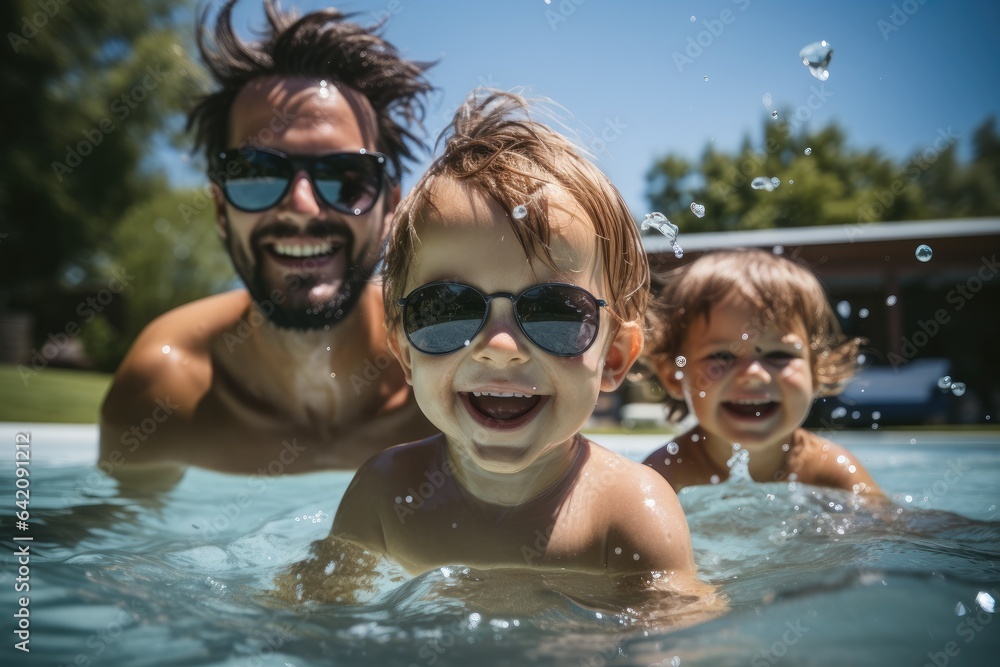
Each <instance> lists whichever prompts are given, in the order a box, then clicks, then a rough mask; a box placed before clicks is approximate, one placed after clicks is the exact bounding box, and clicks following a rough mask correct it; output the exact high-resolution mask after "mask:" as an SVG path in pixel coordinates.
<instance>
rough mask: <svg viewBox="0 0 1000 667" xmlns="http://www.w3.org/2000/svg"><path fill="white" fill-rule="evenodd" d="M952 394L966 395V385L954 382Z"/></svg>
mask: <svg viewBox="0 0 1000 667" xmlns="http://www.w3.org/2000/svg"><path fill="white" fill-rule="evenodd" d="M951 393H952V394H954V395H955V396H964V395H965V383H964V382H954V383H952V385H951Z"/></svg>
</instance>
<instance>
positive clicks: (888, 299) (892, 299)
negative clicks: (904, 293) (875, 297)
mask: <svg viewBox="0 0 1000 667" xmlns="http://www.w3.org/2000/svg"><path fill="white" fill-rule="evenodd" d="M885 305H887V306H895V305H896V295H895V294H890V295H889V296H887V297H886V298H885Z"/></svg>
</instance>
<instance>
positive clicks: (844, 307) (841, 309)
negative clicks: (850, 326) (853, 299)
mask: <svg viewBox="0 0 1000 667" xmlns="http://www.w3.org/2000/svg"><path fill="white" fill-rule="evenodd" d="M837 314H838V315H840V316H841V317H843V318H844V319H845V320H846V319H847V318H848V317H850V316H851V304H850V303H848V302H847V301H841V302H839V303H838V304H837Z"/></svg>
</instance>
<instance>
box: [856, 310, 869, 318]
mask: <svg viewBox="0 0 1000 667" xmlns="http://www.w3.org/2000/svg"><path fill="white" fill-rule="evenodd" d="M869 314H870V313H869V312H868V309H867V308H862V309H861V310H859V311H858V317H860V318H861V319H865V318H866V317H868V315H869Z"/></svg>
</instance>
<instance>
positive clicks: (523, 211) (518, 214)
mask: <svg viewBox="0 0 1000 667" xmlns="http://www.w3.org/2000/svg"><path fill="white" fill-rule="evenodd" d="M510 214H511V215H512V216H513V217H514V219H515V220H524V219H525V218H526V217H528V207H527V206H525V205H524V204H521V205H520V206H515V207H514V210H513V211H511V212H510Z"/></svg>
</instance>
